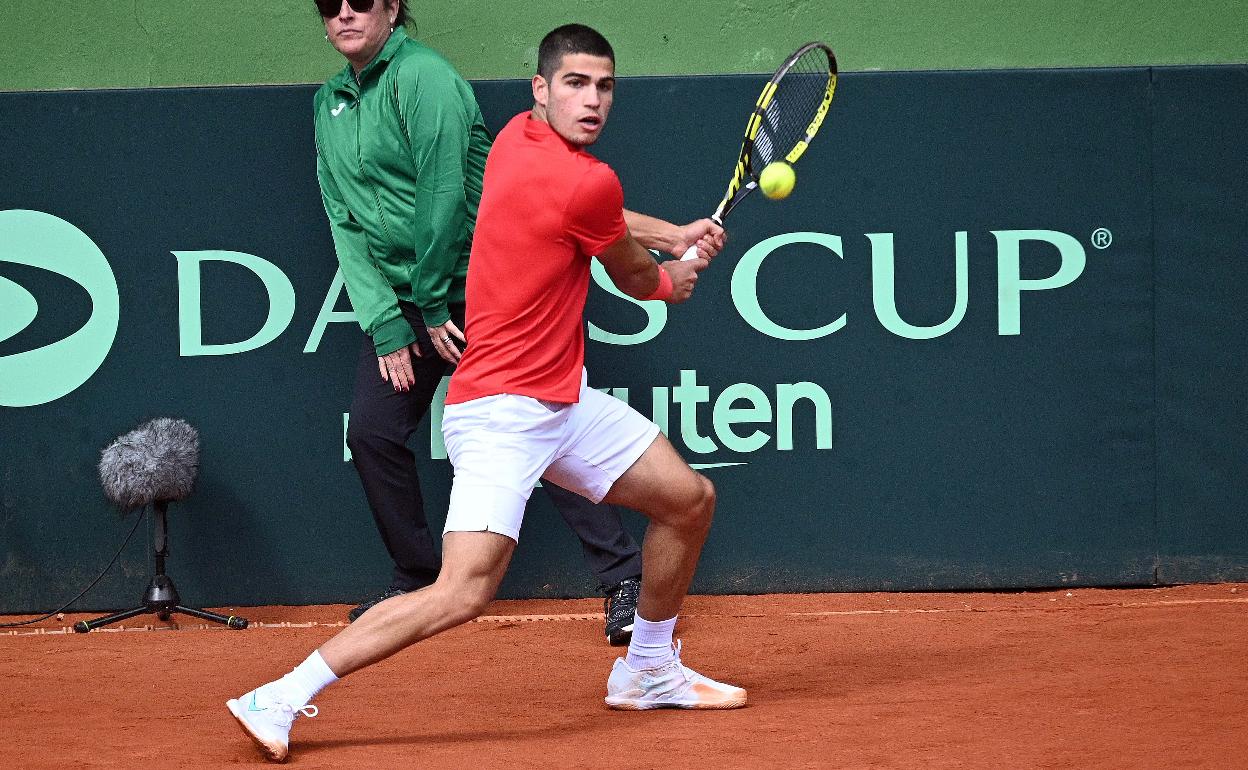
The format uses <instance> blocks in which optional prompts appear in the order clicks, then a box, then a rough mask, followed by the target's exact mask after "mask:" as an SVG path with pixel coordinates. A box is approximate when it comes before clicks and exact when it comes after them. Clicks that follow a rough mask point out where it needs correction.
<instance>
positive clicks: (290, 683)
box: [277, 650, 338, 708]
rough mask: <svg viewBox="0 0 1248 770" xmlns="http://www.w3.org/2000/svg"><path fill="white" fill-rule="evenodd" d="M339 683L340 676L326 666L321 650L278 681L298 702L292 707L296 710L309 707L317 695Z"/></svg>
mask: <svg viewBox="0 0 1248 770" xmlns="http://www.w3.org/2000/svg"><path fill="white" fill-rule="evenodd" d="M337 681H338V676H337V675H336V674H334V672H333V671H331V670H330V668H329V666H328V665H326V663H325V659H324V658H322V657H321V652H320V650H316V651H315V652H313V653H312V654H311V655H309V656H308V659H307V660H305V661H304V662H302V663H300V664H299V665H298V666H295V668H294V669H293V670H292V671H291V672H290V673H289V674H287V675H286V676H284V677H282V678H281V679H279V680H278V681H277V684H279V685H281V687H282V688H283V689H285V690H286V691H287V692H289V693H290V694H291V695H292V696H293V697H294V699H295V700H296V701H298V702H292V703H291V704H290V705H292V706H294V707H295V708H299V707H300V706H304V705H307V704H308V703H309V702H311V700H312V699H313V698H315V697H316V694H317V693H319V692H320V691H321V690H324V689H325V688H326V687H328V686H329V685H331V684H333V683H334V682H337Z"/></svg>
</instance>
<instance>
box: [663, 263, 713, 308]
mask: <svg viewBox="0 0 1248 770" xmlns="http://www.w3.org/2000/svg"><path fill="white" fill-rule="evenodd" d="M709 264H711V263H710V262H709V261H708V260H705V259H702V258H701V257H697V258H695V259H684V260H681V259H670V260H668V261H666V262H662V263H660V264H659V269H660V270H666V271H667V274H668V275H669V276H670V277H671V279H672V296H670V297H668V298H667V303H668V304H669V305H679V304H680V303H681V302H684V301H685V300H687V299H689V298H690V297H691V296H693V287H694V284H696V283H697V282H698V273H700V272H702V271H703V270H705V269H706V268H707V265H709Z"/></svg>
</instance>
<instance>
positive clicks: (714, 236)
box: [672, 219, 728, 262]
mask: <svg viewBox="0 0 1248 770" xmlns="http://www.w3.org/2000/svg"><path fill="white" fill-rule="evenodd" d="M680 231H681V237H682V238H683V241H684V242H683V244H682V245H681V247H680V248H678V249H676V250H674V251H673V252H672V253H673V254H675V255H676V256H678V257H679V256H683V255H685V253H686V252H687V251H688V250H689V249H690V248H692V247H694V246H696V247H697V248H698V256H699V257H701V258H702V259H704V260H706V261H708V262H709V261H710V260H712V259H714V258H715V256H716V255H717V254H719V252H721V251H723V249H724V243H725V242H726V241H727V240H728V236H727V233H725V232H724V228H722V227H720V226H719V225H717V224H715V222H713V221H712V220H710V219H699V220H697V221H696V222H690V223H689V224H687V225H685V226H683V227H681V228H680Z"/></svg>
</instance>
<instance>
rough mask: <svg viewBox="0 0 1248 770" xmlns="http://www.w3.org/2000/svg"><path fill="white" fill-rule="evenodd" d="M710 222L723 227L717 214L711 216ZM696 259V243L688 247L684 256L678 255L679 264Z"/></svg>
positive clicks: (722, 221) (721, 220)
mask: <svg viewBox="0 0 1248 770" xmlns="http://www.w3.org/2000/svg"><path fill="white" fill-rule="evenodd" d="M711 221H712V222H714V223H715V224H717V225H719V226H720V227H723V226H724V220H723V219H721V218H720V216H719V214H712V215H711ZM697 258H698V245H697V244H696V243H695V244H694V245H692V246H690V247H689V248H688V249H687V250H686V251H685V253H684V254H681V255H680V261H681V262H687V261H689V260H691V259H697Z"/></svg>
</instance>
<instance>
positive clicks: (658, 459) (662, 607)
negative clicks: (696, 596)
mask: <svg viewBox="0 0 1248 770" xmlns="http://www.w3.org/2000/svg"><path fill="white" fill-rule="evenodd" d="M604 502H608V503H612V504H615V505H622V506H624V507H626V508H632V509H633V510H636V511H640V512H641V513H643V514H645V516H646V517H647V518H649V519H650V525H649V526H648V527H647V528H646V538H645V541H644V542H643V544H642V571H643V575H644V577H643V579H642V581H641V599H640V601H639V602H638V605H637V612H638V614H639V615H641V616H642V617H644V618H652V619H658V618H671V617H675V616H676V614H677V613H678V612H680V606H681V604H682V603H683V602H684V600H685V594H686V593H688V591H689V583H690V581H692V580H693V573H694V570H695V569H696V568H697V566H698V557H699V556H700V555H701V553H702V544H703V543H704V542H705V541H706V535H707V533H708V532H709V531H710V528H711V517H712V516H713V514H714V512H715V487H714V485H713V484H711V482H710V480H709V479H707V478H706V477H705V476H703V475H702V474H700V473H697V472H695V471H694V470H693V469H692V468H690V467H689V465H688V464H687V463H686V462H685V461H684V459H683V458H681V456H680V455H679V454H677V453H676V450H675V449H674V448H673V447H672V444H671V442H670V441H668V440H667V437H666V436H664V435H663V434H662V433H660V434H659V435H658V436H656V437H655V439H654V443H652V444H651V445H650V447H649V448H647V449H646V451H645V452H644V453H643V454H642V456H641V457H640V458H638V460H637V462H635V463H633V465H632V467H630V468H629V469H628V470H627V471H625V472H624V475H623V476H621V477H620V478H619V479H618V480H617V481H616V482H615V484H613V485H612V487H611V491H610V492H608V493H607V496H606V498H605V499H604Z"/></svg>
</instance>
